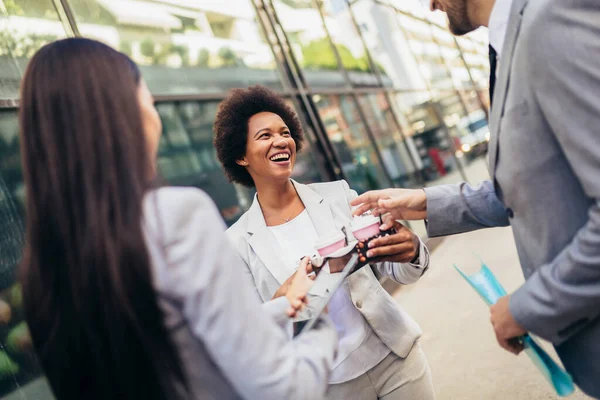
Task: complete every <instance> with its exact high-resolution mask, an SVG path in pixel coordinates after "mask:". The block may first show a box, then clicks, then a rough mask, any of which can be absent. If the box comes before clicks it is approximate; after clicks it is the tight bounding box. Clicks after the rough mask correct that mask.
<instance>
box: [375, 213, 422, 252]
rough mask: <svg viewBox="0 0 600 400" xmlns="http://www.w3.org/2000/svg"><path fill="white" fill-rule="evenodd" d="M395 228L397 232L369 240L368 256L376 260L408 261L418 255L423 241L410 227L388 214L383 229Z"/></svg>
mask: <svg viewBox="0 0 600 400" xmlns="http://www.w3.org/2000/svg"><path fill="white" fill-rule="evenodd" d="M392 227H393V228H394V229H395V230H396V233H395V234H393V235H388V236H384V237H380V238H377V239H373V240H372V241H371V242H369V250H368V251H367V257H368V258H369V259H370V260H373V259H374V260H373V261H375V262H381V261H391V262H400V263H408V262H411V261H414V259H415V258H416V257H417V255H418V252H419V248H420V247H421V241H420V240H419V237H418V236H417V235H415V234H414V233H413V232H412V231H411V230H410V229H408V228H407V227H405V226H404V225H402V224H401V223H399V222H398V221H396V220H394V217H393V216H391V215H387V216H386V217H385V218H384V221H383V224H382V225H381V229H382V230H388V229H390V228H392Z"/></svg>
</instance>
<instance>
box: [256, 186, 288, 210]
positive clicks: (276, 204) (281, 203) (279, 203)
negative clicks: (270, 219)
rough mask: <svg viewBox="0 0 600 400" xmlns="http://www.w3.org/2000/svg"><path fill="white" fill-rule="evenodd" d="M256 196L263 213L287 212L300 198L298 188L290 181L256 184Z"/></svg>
mask: <svg viewBox="0 0 600 400" xmlns="http://www.w3.org/2000/svg"><path fill="white" fill-rule="evenodd" d="M255 184H256V194H257V196H258V201H259V202H260V206H261V208H262V209H263V211H264V210H265V209H266V210H269V211H271V212H277V211H281V210H285V209H286V208H288V207H289V206H290V205H291V204H292V203H294V201H295V200H296V199H297V198H298V193H296V188H294V184H293V183H292V181H291V180H290V179H287V180H285V181H268V182H256V183H255Z"/></svg>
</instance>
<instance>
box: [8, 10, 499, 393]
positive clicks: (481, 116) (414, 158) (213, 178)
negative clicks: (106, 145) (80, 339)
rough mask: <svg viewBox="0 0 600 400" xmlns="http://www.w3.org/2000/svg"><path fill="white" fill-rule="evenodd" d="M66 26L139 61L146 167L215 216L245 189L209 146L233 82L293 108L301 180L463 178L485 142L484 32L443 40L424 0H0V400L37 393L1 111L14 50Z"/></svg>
mask: <svg viewBox="0 0 600 400" xmlns="http://www.w3.org/2000/svg"><path fill="white" fill-rule="evenodd" d="M70 36H86V37H91V38H95V39H98V40H101V41H103V42H105V43H107V44H109V45H111V46H113V47H114V48H116V49H119V50H120V51H122V52H124V53H126V54H128V55H129V56H130V57H131V58H132V59H133V60H135V61H136V62H137V63H138V64H139V65H140V66H141V68H142V72H143V74H144V78H145V80H146V81H147V83H148V86H149V87H150V89H151V91H152V92H153V94H154V96H155V97H156V100H157V108H158V111H159V113H160V115H161V118H162V121H163V137H162V143H161V149H160V154H159V160H158V163H159V166H160V172H161V174H162V176H163V177H164V178H165V179H166V180H167V181H168V182H169V183H171V184H173V185H189V186H196V187H199V188H201V189H203V190H205V191H206V192H208V193H209V194H210V195H211V196H212V198H213V199H214V200H215V202H216V203H217V205H218V207H219V209H220V211H221V213H222V215H223V218H224V219H225V220H226V221H227V223H228V224H231V223H233V222H235V221H236V220H237V218H238V217H239V216H240V215H241V214H242V213H243V212H244V211H245V210H246V209H247V208H248V207H249V205H250V204H251V202H252V196H253V194H254V193H253V191H252V190H249V189H247V188H243V187H240V186H238V185H233V184H231V183H229V182H228V181H227V179H226V178H225V175H224V174H223V172H222V171H221V169H220V166H219V163H218V161H217V159H216V155H215V151H214V148H213V146H212V137H213V132H212V125H213V121H214V116H215V113H216V110H217V106H218V104H219V101H220V100H222V99H223V98H224V97H225V95H226V92H227V90H229V89H231V88H234V87H246V86H249V85H252V84H261V85H265V86H268V87H271V88H273V89H275V90H277V91H279V92H280V93H281V94H282V95H284V96H285V97H286V99H288V101H289V103H290V105H292V106H293V107H294V108H295V109H296V111H297V112H298V115H299V116H300V119H301V122H302V123H303V125H304V128H305V131H306V136H307V141H308V144H307V145H306V147H305V150H303V152H302V153H301V154H300V155H299V156H298V159H297V165H296V170H295V175H296V176H295V178H296V179H297V180H299V181H300V182H303V183H310V182H318V181H326V180H333V179H342V178H343V179H346V180H348V181H349V183H350V186H351V187H352V188H354V189H356V190H357V191H358V192H359V193H360V192H363V191H366V190H370V189H377V188H384V187H392V186H396V187H422V186H424V185H430V184H435V183H436V182H441V181H443V182H449V181H450V182H452V181H459V180H469V179H470V178H471V177H469V176H468V171H469V169H468V166H469V164H470V163H472V162H481V158H482V157H483V156H484V155H485V153H486V151H487V141H488V140H489V130H488V127H487V110H488V105H489V99H488V97H487V77H488V72H489V67H488V62H487V37H486V36H487V33H486V32H485V31H483V32H482V31H476V32H474V33H472V34H470V35H468V36H464V37H460V38H455V37H454V36H453V35H452V34H451V33H450V32H449V31H448V29H447V23H446V21H445V17H444V16H443V15H442V14H441V13H435V14H434V13H431V12H429V10H428V1H426V0H423V1H419V0H354V1H349V0H0V397H1V398H7V399H8V398H19V399H22V398H24V399H34V398H35V399H50V398H51V395H50V392H49V390H48V388H47V386H46V384H45V381H44V380H43V378H41V374H40V369H39V367H38V365H37V362H36V361H35V359H34V357H32V355H31V351H30V350H31V340H30V338H29V336H28V333H27V329H26V326H25V325H24V324H23V322H22V321H23V315H22V307H21V302H22V301H21V297H20V288H19V287H18V285H15V284H14V275H15V267H16V265H17V263H18V261H19V258H20V249H21V245H22V242H23V213H24V196H25V193H24V186H23V182H22V177H21V171H20V156H19V147H18V125H17V111H18V106H19V83H20V79H21V77H22V75H23V72H24V70H25V68H26V65H27V62H28V60H29V58H30V57H31V56H32V55H33V54H34V53H35V51H36V50H37V49H39V48H40V47H41V46H42V45H44V44H45V43H48V42H50V41H52V40H55V39H59V38H64V37H70ZM465 171H466V172H465ZM412 227H413V229H416V230H417V231H419V232H422V231H423V229H422V226H421V224H413V225H412Z"/></svg>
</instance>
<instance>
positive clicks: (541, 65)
mask: <svg viewBox="0 0 600 400" xmlns="http://www.w3.org/2000/svg"><path fill="white" fill-rule="evenodd" d="M490 126H491V130H492V135H491V142H490V150H489V151H490V155H489V156H490V161H489V162H490V164H489V166H490V172H491V176H492V181H488V182H484V183H483V184H482V185H481V186H480V187H478V188H471V187H470V186H468V185H466V184H464V183H463V184H459V185H454V186H441V187H432V188H428V189H426V193H427V199H428V200H427V210H428V218H429V222H428V230H429V234H430V235H432V236H438V235H447V234H453V233H458V232H464V231H469V230H473V229H478V228H483V227H488V226H504V225H508V224H509V223H510V225H511V226H512V227H513V231H514V236H515V241H516V244H517V249H518V252H519V258H520V261H521V266H522V268H523V272H524V274H525V277H526V278H527V281H526V283H525V284H524V285H523V286H522V287H521V288H520V289H518V290H517V291H516V292H515V293H514V294H513V295H512V298H511V303H510V308H511V312H512V314H513V315H514V317H515V319H516V320H517V321H518V322H519V323H520V324H521V325H522V326H523V327H525V328H526V329H528V330H529V331H531V332H533V333H535V334H537V335H539V336H541V337H543V338H545V339H548V340H550V341H552V342H553V343H554V344H555V345H557V350H558V352H559V355H560V356H561V359H562V360H563V362H564V363H565V365H566V367H567V369H568V370H569V371H570V372H571V374H573V375H574V377H575V379H576V381H577V382H578V383H579V385H580V386H581V387H582V388H583V389H584V390H586V391H587V392H588V393H590V394H594V395H595V396H598V397H600V383H598V382H600V2H598V0H568V1H567V0H514V3H513V8H512V12H511V17H510V22H509V26H508V30H507V34H506V39H505V44H504V48H503V50H502V57H501V59H500V68H499V76H498V83H497V87H496V91H495V96H494V102H493V107H492V115H491V120H490Z"/></svg>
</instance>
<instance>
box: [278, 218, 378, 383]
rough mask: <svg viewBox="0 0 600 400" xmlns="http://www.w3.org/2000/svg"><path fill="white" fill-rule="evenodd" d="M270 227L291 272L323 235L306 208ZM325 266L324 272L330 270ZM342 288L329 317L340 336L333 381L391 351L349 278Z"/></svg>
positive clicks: (347, 377) (362, 370) (361, 369)
mask: <svg viewBox="0 0 600 400" xmlns="http://www.w3.org/2000/svg"><path fill="white" fill-rule="evenodd" d="M269 230H270V231H271V232H272V233H273V235H274V236H275V238H276V239H277V242H278V243H279V246H280V248H281V250H282V252H283V259H284V260H285V262H286V265H285V268H286V270H287V272H289V274H290V275H292V274H293V273H294V271H295V270H296V268H297V267H298V264H299V262H300V260H301V259H302V258H303V257H305V256H311V255H314V254H316V253H317V250H316V249H315V247H314V244H315V243H316V241H317V239H318V238H319V235H318V234H317V231H316V229H315V227H314V225H313V223H312V220H311V219H310V216H309V215H308V212H307V211H306V210H304V211H303V212H302V213H301V214H300V215H298V216H297V217H296V218H294V219H293V220H291V221H289V222H287V223H285V224H283V225H278V226H270V227H269ZM325 268H327V267H325ZM325 268H324V270H323V271H322V273H326V272H328V271H326V270H325ZM342 288H343V290H338V291H337V292H336V293H335V294H334V295H333V297H332V298H331V300H330V302H329V317H330V318H331V320H332V321H333V323H334V325H335V328H336V330H337V332H338V336H339V347H338V355H337V358H336V360H335V362H334V364H333V366H334V369H333V371H332V373H331V376H330V378H329V383H332V384H334V383H342V382H347V381H349V380H351V379H354V378H357V377H358V376H360V375H363V374H364V373H366V372H367V371H369V370H370V369H371V368H373V367H375V366H376V365H377V364H379V363H380V362H381V361H382V360H383V359H384V358H385V357H387V355H388V354H389V353H390V349H389V348H388V347H387V346H386V345H385V344H384V343H383V342H382V341H381V339H379V337H378V336H377V334H376V333H375V332H374V331H373V328H371V326H370V325H369V324H368V322H367V321H366V320H365V318H364V317H363V315H362V314H361V312H360V311H358V310H357V309H356V307H355V306H354V303H353V302H352V300H351V298H350V289H349V287H348V284H347V282H346V283H344V285H343V286H342Z"/></svg>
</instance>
